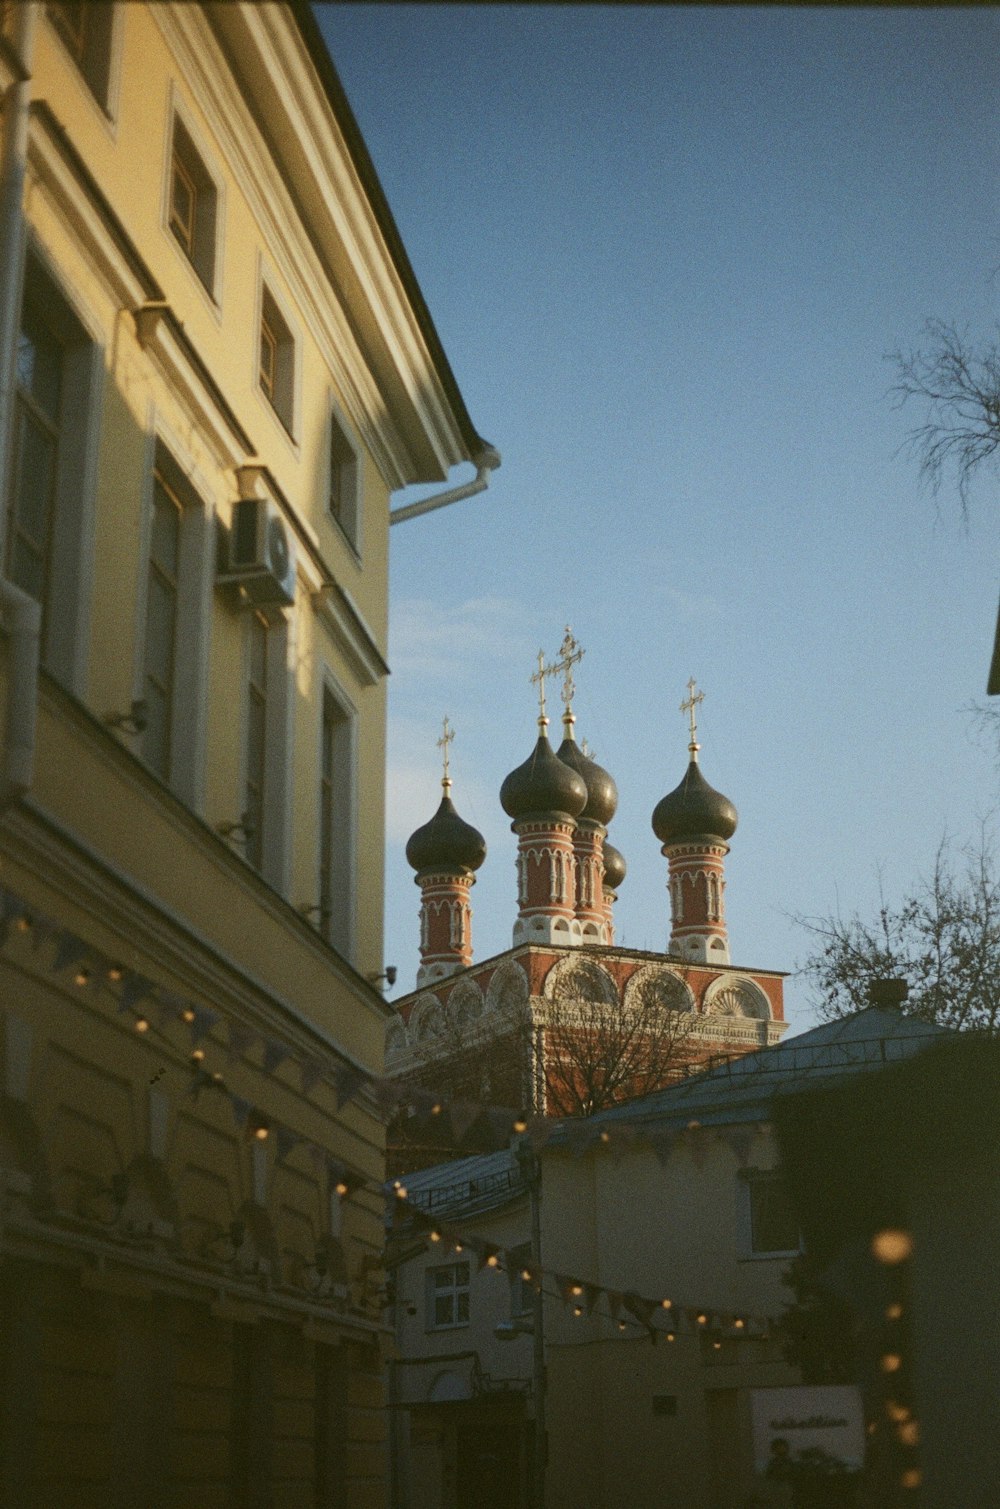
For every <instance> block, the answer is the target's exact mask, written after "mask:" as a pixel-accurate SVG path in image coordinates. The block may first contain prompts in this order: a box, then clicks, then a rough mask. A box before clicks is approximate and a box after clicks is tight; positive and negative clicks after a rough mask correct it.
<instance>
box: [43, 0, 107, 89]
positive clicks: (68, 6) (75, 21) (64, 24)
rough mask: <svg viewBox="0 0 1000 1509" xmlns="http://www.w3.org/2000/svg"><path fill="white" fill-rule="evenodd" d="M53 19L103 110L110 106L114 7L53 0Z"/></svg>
mask: <svg viewBox="0 0 1000 1509" xmlns="http://www.w3.org/2000/svg"><path fill="white" fill-rule="evenodd" d="M47 10H48V16H49V20H50V21H51V22H52V25H53V26H54V27H55V29H56V31H57V32H58V34H59V37H60V38H61V40H62V42H63V45H64V46H65V47H66V49H67V51H68V52H69V55H70V57H71V58H72V59H73V62H74V63H75V64H76V66H77V68H78V69H79V70H80V73H81V74H82V75H83V78H84V80H85V82H86V85H87V88H88V89H89V90H90V92H91V94H92V95H93V96H94V98H95V100H96V101H97V103H98V104H99V105H100V107H101V109H102V110H107V108H108V86H109V83H110V80H111V26H112V22H113V20H114V7H113V6H111V5H107V4H104V5H95V4H94V3H93V0H50V3H49V5H48V7H47Z"/></svg>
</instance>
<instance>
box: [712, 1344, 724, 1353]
mask: <svg viewBox="0 0 1000 1509" xmlns="http://www.w3.org/2000/svg"><path fill="white" fill-rule="evenodd" d="M712 1350H713V1351H714V1352H721V1351H722V1342H721V1341H713V1342H712Z"/></svg>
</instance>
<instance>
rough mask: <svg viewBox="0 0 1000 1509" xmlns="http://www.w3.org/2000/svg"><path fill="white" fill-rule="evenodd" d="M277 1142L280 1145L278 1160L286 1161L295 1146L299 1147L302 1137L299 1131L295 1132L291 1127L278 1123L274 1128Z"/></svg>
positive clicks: (280, 1161)
mask: <svg viewBox="0 0 1000 1509" xmlns="http://www.w3.org/2000/svg"><path fill="white" fill-rule="evenodd" d="M274 1137H275V1142H276V1143H277V1146H278V1162H279V1163H284V1161H285V1159H286V1158H287V1157H288V1155H289V1153H290V1152H291V1151H292V1149H293V1148H296V1147H298V1145H299V1143H300V1142H301V1141H302V1138H301V1137H300V1136H299V1134H298V1132H293V1131H292V1129H291V1127H283V1126H281V1125H278V1126H277V1127H275V1129H274Z"/></svg>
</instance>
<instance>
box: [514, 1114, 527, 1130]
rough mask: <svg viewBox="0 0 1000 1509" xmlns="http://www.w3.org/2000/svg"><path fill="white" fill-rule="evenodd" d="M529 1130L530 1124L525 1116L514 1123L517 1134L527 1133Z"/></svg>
mask: <svg viewBox="0 0 1000 1509" xmlns="http://www.w3.org/2000/svg"><path fill="white" fill-rule="evenodd" d="M527 1130H528V1123H527V1121H526V1119H525V1118H524V1117H523V1116H518V1117H517V1119H516V1120H515V1122H514V1131H515V1132H526V1131H527Z"/></svg>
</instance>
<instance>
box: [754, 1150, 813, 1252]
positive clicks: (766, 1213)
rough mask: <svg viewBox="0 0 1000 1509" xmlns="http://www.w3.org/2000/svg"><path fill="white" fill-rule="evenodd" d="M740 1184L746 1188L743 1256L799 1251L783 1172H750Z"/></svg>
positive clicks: (797, 1237) (795, 1227)
mask: <svg viewBox="0 0 1000 1509" xmlns="http://www.w3.org/2000/svg"><path fill="white" fill-rule="evenodd" d="M741 1183H742V1188H743V1190H744V1191H745V1194H744V1197H743V1202H742V1203H743V1223H742V1224H743V1228H744V1230H743V1241H742V1243H741V1246H742V1254H741V1255H742V1256H743V1257H772V1256H775V1255H777V1254H786V1253H795V1252H798V1251H799V1249H800V1246H801V1241H800V1236H799V1226H798V1222H797V1221H796V1219H795V1216H794V1213H793V1211H792V1208H791V1205H790V1203H789V1200H788V1196H787V1194H786V1192H785V1187H784V1182H783V1180H782V1177H781V1175H780V1173H777V1172H774V1171H769V1172H766V1173H764V1172H756V1173H749V1174H747V1175H746V1176H745V1178H744V1179H743V1180H742V1181H741Z"/></svg>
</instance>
